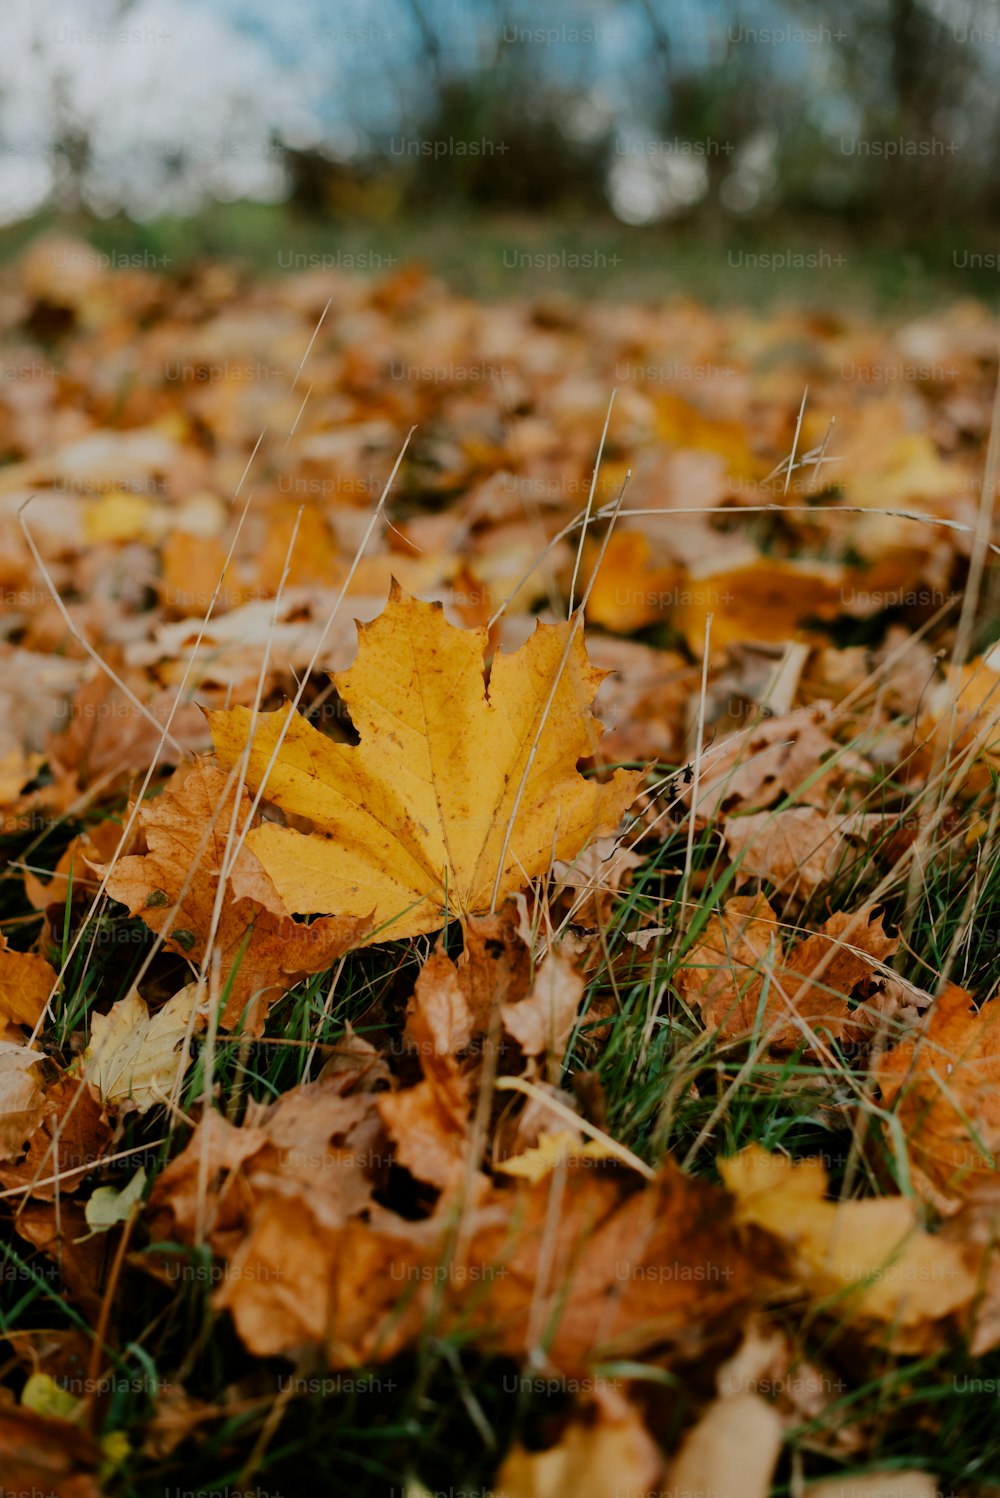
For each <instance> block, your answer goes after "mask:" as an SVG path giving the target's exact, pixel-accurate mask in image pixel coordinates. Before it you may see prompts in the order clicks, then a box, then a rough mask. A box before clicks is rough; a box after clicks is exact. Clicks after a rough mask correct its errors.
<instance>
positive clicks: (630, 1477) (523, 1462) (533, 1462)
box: [492, 1390, 663, 1498]
mask: <svg viewBox="0 0 1000 1498" xmlns="http://www.w3.org/2000/svg"><path fill="white" fill-rule="evenodd" d="M662 1471H663V1456H662V1453H661V1451H660V1448H659V1447H658V1446H657V1444H656V1442H655V1441H654V1440H653V1438H652V1436H651V1435H650V1434H649V1432H648V1431H647V1429H646V1427H645V1425H644V1424H643V1422H642V1417H641V1415H640V1414H639V1412H638V1410H637V1409H635V1408H634V1406H632V1405H630V1404H629V1403H628V1401H627V1400H625V1399H623V1398H622V1397H621V1395H619V1394H616V1393H615V1392H614V1391H613V1390H607V1391H601V1397H600V1398H599V1399H598V1400H597V1401H596V1408H595V1409H594V1410H593V1412H592V1419H591V1420H590V1421H589V1422H588V1423H584V1421H583V1420H581V1419H579V1418H578V1419H576V1420H574V1421H572V1423H571V1424H570V1425H569V1426H568V1427H567V1428H566V1430H565V1431H564V1433H563V1435H562V1438H561V1439H560V1441H559V1443H558V1444H557V1445H556V1446H550V1447H549V1448H548V1450H546V1451H528V1450H526V1448H525V1447H524V1446H515V1448H514V1450H513V1451H511V1452H510V1453H509V1455H508V1456H507V1457H506V1458H505V1460H504V1462H503V1465H502V1466H501V1468H500V1470H499V1472H498V1473H497V1475H496V1480H495V1483H494V1486H493V1489H492V1491H493V1493H494V1495H495V1498H563V1495H564V1494H569V1493H572V1494H573V1495H574V1498H608V1495H609V1494H611V1493H619V1492H629V1493H649V1492H652V1491H655V1489H656V1487H657V1483H658V1481H659V1478H660V1475H661V1473H662Z"/></svg>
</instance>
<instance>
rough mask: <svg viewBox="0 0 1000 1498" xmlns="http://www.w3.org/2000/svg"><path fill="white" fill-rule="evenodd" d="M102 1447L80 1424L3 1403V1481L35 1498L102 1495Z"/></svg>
mask: <svg viewBox="0 0 1000 1498" xmlns="http://www.w3.org/2000/svg"><path fill="white" fill-rule="evenodd" d="M100 1466H101V1450H100V1447H99V1446H98V1444H97V1442H96V1441H95V1440H94V1439H93V1437H92V1436H91V1435H90V1434H89V1433H88V1432H87V1431H85V1430H83V1429H81V1428H80V1427H79V1426H76V1425H71V1424H70V1422H69V1421H68V1420H61V1419H58V1418H52V1417H49V1416H45V1415H38V1414H35V1413H34V1411H32V1410H27V1409H23V1408H21V1409H17V1408H14V1407H4V1406H0V1467H2V1470H3V1477H4V1486H5V1488H7V1489H8V1490H10V1491H11V1492H13V1493H18V1494H20V1493H21V1492H24V1493H27V1494H29V1495H30V1498H34V1495H35V1494H36V1493H43V1494H45V1495H46V1498H101V1484H100V1483H99V1482H98V1476H97V1474H98V1470H99V1468H100Z"/></svg>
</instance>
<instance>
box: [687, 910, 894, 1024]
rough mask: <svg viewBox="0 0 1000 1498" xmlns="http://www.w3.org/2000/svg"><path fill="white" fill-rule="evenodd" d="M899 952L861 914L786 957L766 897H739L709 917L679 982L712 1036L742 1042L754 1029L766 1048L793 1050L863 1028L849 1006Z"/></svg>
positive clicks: (838, 917) (844, 918)
mask: <svg viewBox="0 0 1000 1498" xmlns="http://www.w3.org/2000/svg"><path fill="white" fill-rule="evenodd" d="M896 946H897V940H896V938H894V937H889V936H887V935H886V934H885V932H884V931H883V929H882V920H881V917H879V919H878V920H875V919H874V915H873V912H872V911H870V910H864V911H859V912H855V913H854V914H852V915H848V914H847V913H846V912H844V911H838V912H837V913H836V914H835V915H832V916H831V917H830V918H829V920H827V921H825V922H824V923H823V925H822V926H821V927H820V929H819V930H818V931H815V932H813V933H811V934H810V935H809V936H806V937H803V938H802V940H801V941H798V942H796V943H794V944H793V945H791V946H790V947H788V949H787V950H786V949H785V946H784V942H783V939H782V927H781V923H780V922H779V921H778V917H777V915H776V914H775V912H774V911H773V910H772V908H771V906H770V905H769V904H768V902H767V900H766V899H764V897H763V895H755V896H754V895H736V896H734V898H733V899H731V900H727V901H726V903H725V907H724V909H723V910H722V912H721V913H720V912H719V911H713V912H712V914H711V915H710V916H709V918H708V920H707V921H706V923H705V927H704V930H703V932H702V935H701V937H700V939H699V941H698V942H697V944H696V945H695V946H693V947H692V948H691V950H690V952H689V953H688V955H687V959H686V965H685V966H684V967H682V968H680V969H679V970H678V973H677V980H676V981H677V986H678V988H679V989H680V991H681V994H682V995H683V996H684V997H685V998H686V999H689V1000H690V1001H691V1002H692V1003H693V1004H695V1005H697V1007H698V1008H699V1009H700V1010H701V1014H702V1018H703V1019H704V1021H705V1024H706V1025H708V1026H709V1027H710V1028H716V1027H718V1028H719V1029H720V1030H721V1031H722V1033H723V1034H724V1035H739V1034H743V1033H746V1034H750V1033H751V1032H753V1030H754V1028H755V1026H757V1025H759V1027H760V1030H761V1033H762V1035H764V1036H765V1038H766V1041H767V1043H768V1044H769V1045H770V1046H773V1047H774V1048H775V1049H776V1050H793V1049H795V1047H797V1046H799V1045H801V1044H802V1042H803V1040H806V1039H808V1037H809V1033H810V1031H816V1030H824V1031H826V1032H827V1033H828V1034H829V1035H833V1036H842V1035H844V1034H846V1033H847V1032H848V1031H849V1030H850V1028H851V1027H852V1025H855V1024H860V1023H863V1022H864V1021H865V1020H866V1018H867V1015H866V1014H865V1013H864V1012H861V1013H859V1012H858V1011H853V1012H852V1010H851V1007H850V1004H849V1002H848V1001H849V999H850V997H851V995H852V993H853V991H854V990H855V989H857V988H858V987H859V985H867V986H870V984H871V980H872V979H873V977H874V974H875V969H876V966H877V965H878V963H880V962H883V961H884V960H885V958H886V957H888V956H889V955H890V954H891V953H892V952H894V951H895V949H896ZM865 996H866V995H865Z"/></svg>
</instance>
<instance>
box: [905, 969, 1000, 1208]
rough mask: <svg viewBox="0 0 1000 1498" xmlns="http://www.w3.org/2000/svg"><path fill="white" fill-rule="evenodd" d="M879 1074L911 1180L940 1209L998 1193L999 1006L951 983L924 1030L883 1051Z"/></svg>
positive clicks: (956, 1206) (999, 1109)
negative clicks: (978, 1001) (976, 1001)
mask: <svg viewBox="0 0 1000 1498" xmlns="http://www.w3.org/2000/svg"><path fill="white" fill-rule="evenodd" d="M875 1077H876V1080H877V1081H878V1085H879V1087H880V1088H881V1089H882V1096H883V1097H884V1099H885V1101H886V1103H887V1104H888V1106H889V1107H891V1108H893V1110H894V1112H895V1114H896V1117H897V1118H898V1119H899V1120H900V1123H901V1124H902V1126H903V1131H904V1133H905V1135H906V1140H907V1144H908V1146H909V1150H910V1158H911V1166H912V1170H913V1182H914V1185H915V1186H916V1188H917V1190H918V1191H919V1192H920V1193H921V1195H922V1196H924V1197H925V1198H926V1199H927V1200H928V1201H930V1202H931V1203H932V1204H933V1205H934V1206H935V1207H936V1208H937V1210H938V1211H939V1212H943V1213H945V1214H948V1215H950V1214H951V1213H954V1212H956V1211H958V1209H959V1208H960V1207H961V1206H962V1204H963V1202H965V1201H966V1200H967V1199H972V1200H982V1201H992V1202H994V1203H995V1202H996V1201H997V1199H998V1191H997V1157H998V1155H1000V1006H998V1005H997V1003H996V1001H995V1000H994V1001H993V1002H991V1003H988V1004H985V1005H984V1006H983V1007H982V1009H980V1010H979V1011H978V1012H977V1010H976V1009H975V1008H974V1007H973V1004H972V997H971V995H970V994H967V993H966V992H965V990H964V989H961V988H958V987H956V985H955V984H953V983H949V984H948V985H947V987H946V988H945V990H944V992H943V993H942V994H941V995H940V996H939V997H938V998H937V999H935V1001H934V1006H933V1008H932V1009H931V1011H930V1016H929V1019H928V1022H927V1025H926V1028H925V1029H924V1031H923V1033H922V1034H921V1035H919V1036H918V1037H916V1038H914V1039H913V1040H907V1041H904V1042H902V1043H901V1044H900V1045H897V1046H895V1047H894V1048H893V1049H892V1050H890V1051H886V1052H885V1053H884V1054H883V1055H882V1056H880V1057H879V1060H878V1063H877V1065H876V1067H875Z"/></svg>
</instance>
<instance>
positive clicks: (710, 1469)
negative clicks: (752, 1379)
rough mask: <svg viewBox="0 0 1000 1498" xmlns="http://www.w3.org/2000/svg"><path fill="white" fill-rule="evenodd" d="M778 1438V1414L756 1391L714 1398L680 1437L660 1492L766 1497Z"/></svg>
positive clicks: (717, 1497)
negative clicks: (663, 1486) (675, 1453)
mask: <svg viewBox="0 0 1000 1498" xmlns="http://www.w3.org/2000/svg"><path fill="white" fill-rule="evenodd" d="M781 1442H782V1424H781V1419H780V1417H779V1415H778V1413H777V1411H776V1410H775V1409H774V1407H773V1405H770V1404H768V1403H767V1401H766V1400H764V1399H762V1398H761V1397H760V1395H758V1394H732V1395H730V1396H728V1397H727V1398H725V1399H716V1400H715V1401H714V1402H713V1403H712V1404H710V1405H709V1407H708V1409H707V1410H706V1411H705V1413H704V1414H703V1415H702V1417H701V1419H700V1420H699V1421H698V1422H697V1424H696V1425H695V1426H694V1427H693V1428H692V1429H691V1430H690V1431H688V1433H687V1435H686V1436H685V1437H684V1441H683V1444H682V1445H681V1449H680V1451H679V1452H678V1453H677V1455H676V1456H675V1457H674V1459H673V1461H672V1462H671V1463H670V1467H669V1469H668V1472H667V1479H666V1487H665V1492H666V1493H669V1494H678V1495H680V1494H682V1493H711V1494H712V1495H713V1498H768V1494H769V1493H770V1492H771V1482H772V1480H773V1477H774V1469H775V1467H776V1466H777V1463H778V1456H779V1454H780V1451H781Z"/></svg>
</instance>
